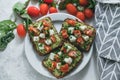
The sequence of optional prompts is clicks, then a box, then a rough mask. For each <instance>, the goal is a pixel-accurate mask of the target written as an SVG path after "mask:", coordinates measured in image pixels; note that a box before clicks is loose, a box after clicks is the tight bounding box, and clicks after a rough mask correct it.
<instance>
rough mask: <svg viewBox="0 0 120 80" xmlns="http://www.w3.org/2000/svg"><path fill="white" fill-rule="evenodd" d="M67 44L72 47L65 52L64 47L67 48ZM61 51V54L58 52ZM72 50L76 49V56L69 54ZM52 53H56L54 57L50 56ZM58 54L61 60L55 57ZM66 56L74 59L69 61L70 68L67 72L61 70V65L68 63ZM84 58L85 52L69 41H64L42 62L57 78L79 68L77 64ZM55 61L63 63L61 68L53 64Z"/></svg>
mask: <svg viewBox="0 0 120 80" xmlns="http://www.w3.org/2000/svg"><path fill="white" fill-rule="evenodd" d="M66 46H70V47H71V48H70V49H69V51H68V52H65V53H64V51H63V48H65V47H66ZM59 51H61V52H62V54H61V55H59V54H58V53H59ZM70 51H76V54H75V55H76V56H74V57H71V56H69V53H70ZM52 54H55V55H54V59H51V58H50V56H51V55H52ZM56 55H58V59H59V60H57V59H56V58H55V56H56ZM65 58H70V59H72V62H71V63H69V70H68V71H67V72H63V71H62V70H61V67H62V66H63V65H65V64H68V63H67V62H65ZM82 59H83V54H82V53H81V52H80V51H79V50H78V49H77V48H76V47H74V45H72V44H70V43H69V42H64V43H63V45H62V46H61V47H59V48H58V49H55V50H53V51H52V52H51V53H50V55H49V56H47V57H46V58H45V59H44V60H43V62H42V64H43V66H44V67H45V68H46V69H47V70H48V71H49V72H50V73H51V74H52V75H53V76H55V77H56V78H63V77H64V76H66V75H68V74H69V73H70V72H71V71H73V70H74V69H75V68H77V66H78V65H79V64H80V63H81V62H82ZM54 62H55V63H56V64H58V63H60V64H61V65H60V66H59V67H60V68H57V67H54V66H53V65H54V64H53V63H54Z"/></svg>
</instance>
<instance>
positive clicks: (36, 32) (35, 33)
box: [28, 26, 39, 36]
mask: <svg viewBox="0 0 120 80" xmlns="http://www.w3.org/2000/svg"><path fill="white" fill-rule="evenodd" d="M28 29H29V31H31V32H34V35H36V36H37V35H39V31H38V30H37V29H36V28H34V27H33V26H30V27H29V28H28Z"/></svg>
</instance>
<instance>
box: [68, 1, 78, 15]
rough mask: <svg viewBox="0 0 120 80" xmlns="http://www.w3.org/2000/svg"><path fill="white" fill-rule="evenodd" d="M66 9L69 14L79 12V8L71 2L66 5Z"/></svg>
mask: <svg viewBox="0 0 120 80" xmlns="http://www.w3.org/2000/svg"><path fill="white" fill-rule="evenodd" d="M66 10H67V12H68V13H69V14H72V15H76V13H77V8H76V7H75V6H74V5H73V4H71V3H68V4H67V5H66Z"/></svg>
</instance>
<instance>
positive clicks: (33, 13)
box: [27, 6, 40, 17]
mask: <svg viewBox="0 0 120 80" xmlns="http://www.w3.org/2000/svg"><path fill="white" fill-rule="evenodd" d="M27 13H28V14H29V15H30V16H31V17H38V16H39V15H40V11H39V9H38V8H36V7H34V6H30V7H28V9H27Z"/></svg>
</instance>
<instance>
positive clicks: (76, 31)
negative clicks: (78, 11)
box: [73, 30, 81, 36]
mask: <svg viewBox="0 0 120 80" xmlns="http://www.w3.org/2000/svg"><path fill="white" fill-rule="evenodd" d="M73 33H74V35H76V36H81V32H80V30H74V32H73Z"/></svg>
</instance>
